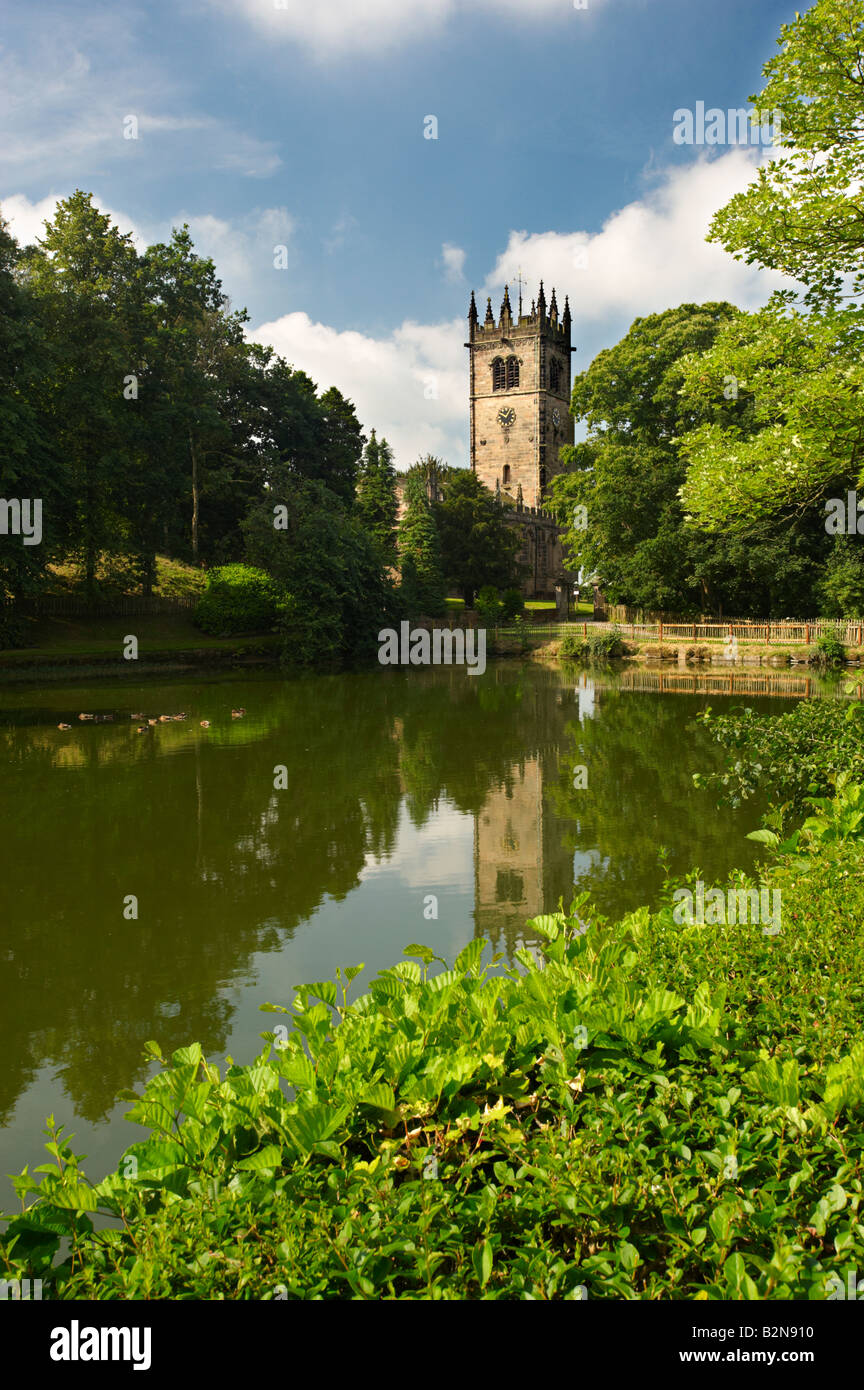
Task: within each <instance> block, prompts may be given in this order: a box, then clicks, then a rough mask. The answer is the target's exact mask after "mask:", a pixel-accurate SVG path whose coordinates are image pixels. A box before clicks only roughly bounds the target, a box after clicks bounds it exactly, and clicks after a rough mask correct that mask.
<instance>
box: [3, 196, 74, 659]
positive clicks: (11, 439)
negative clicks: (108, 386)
mask: <svg viewBox="0 0 864 1390" xmlns="http://www.w3.org/2000/svg"><path fill="white" fill-rule="evenodd" d="M20 261H21V252H20V249H19V247H18V245H17V243H16V241H15V239H14V237H13V236H12V235H11V233H10V232H9V229H8V227H7V226H6V224H5V223H4V221H3V219H2V217H0V496H2V498H3V499H4V500H5V501H7V502H8V501H10V500H12V499H15V500H17V501H18V502H19V504H20V503H21V502H22V500H23V499H27V500H28V501H29V502H30V505H31V508H33V507H34V506H35V504H36V503H37V502H38V504H39V506H40V508H41V540H40V542H39V544H35V545H32V544H27V545H25V544H24V543H23V538H22V536H21V535H13V534H12V533H11V532H10V533H9V534H6V535H0V645H7V644H11V643H13V642H16V641H19V640H20V639H21V638H22V636H23V626H22V623H21V620H20V617H18V616H16V614H15V612H14V608H13V607H12V605H14V603H15V601H16V600H19V599H24V598H30V597H33V596H35V595H36V594H38V593H39V591H40V590H41V589H42V588H43V587H44V586H45V583H46V579H47V566H48V564H49V562H50V560H51V559H52V558H55V557H56V554H57V551H58V547H59V546H60V545H62V543H63V542H64V540H65V537H66V533H67V530H68V524H69V504H68V485H67V477H66V468H65V460H64V457H63V455H62V453H61V451H60V450H59V449H52V448H51V439H50V433H49V431H48V429H47V421H46V419H45V418H44V415H43V413H42V411H41V406H42V405H43V404H44V401H43V400H42V397H43V395H44V391H45V389H46V384H47V383H48V381H49V380H50V374H51V370H52V363H51V358H50V355H49V353H48V351H47V345H46V335H45V328H46V326H45V325H44V324H42V323H41V322H40V321H39V318H38V316H37V304H36V303H35V302H34V298H33V295H32V294H31V293H30V291H29V289H27V288H26V287H25V286H24V285H22V283H21V281H20V276H19V267H20ZM35 519H36V513H35V511H33V510H31V522H35ZM34 538H35V532H34Z"/></svg>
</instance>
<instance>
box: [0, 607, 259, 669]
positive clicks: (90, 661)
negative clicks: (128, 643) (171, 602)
mask: <svg viewBox="0 0 864 1390" xmlns="http://www.w3.org/2000/svg"><path fill="white" fill-rule="evenodd" d="M130 634H131V635H133V636H135V637H136V638H137V639H138V659H137V661H128V660H126V659H125V658H124V655H123V652H124V644H125V639H126V638H127V636H129V635H130ZM30 641H31V645H29V646H27V647H18V648H14V649H10V650H8V651H0V680H2V679H3V678H4V677H6V678H8V677H13V676H15V675H20V674H21V673H23V672H31V671H32V672H35V673H37V674H39V675H40V677H41V676H43V675H45V674H47V673H49V672H57V673H59V674H64V675H65V674H69V673H73V674H74V673H76V671H77V669H78V668H84V669H86V670H87V672H88V673H93V672H94V671H97V672H98V671H104V672H105V673H106V674H109V673H110V674H111V676H112V677H113V676H116V675H118V674H119V675H125V674H133V675H134V674H136V673H140V672H141V671H142V670H144V669H145V668H147V669H150V668H151V667H157V666H164V665H166V664H167V665H174V666H180V665H192V666H195V665H212V664H221V663H222V662H230V661H232V660H243V659H249V658H253V657H257V658H259V659H261V660H267V659H272V660H273V661H276V660H278V656H279V650H280V639H279V637H278V636H277V635H275V634H273V633H252V634H244V635H243V636H234V637H208V636H207V635H206V634H205V633H203V632H201V631H200V630H199V629H198V628H197V627H195V625H194V623H193V622H192V619H191V616H189V615H187V614H185V613H167V614H153V615H146V616H139V617H134V618H129V617H126V618H124V617H118V618H110V617H108V618H104V617H103V618H82V617H75V618H67V617H44V618H40V619H38V621H36V622H34V624H33V630H32V632H31V635H30Z"/></svg>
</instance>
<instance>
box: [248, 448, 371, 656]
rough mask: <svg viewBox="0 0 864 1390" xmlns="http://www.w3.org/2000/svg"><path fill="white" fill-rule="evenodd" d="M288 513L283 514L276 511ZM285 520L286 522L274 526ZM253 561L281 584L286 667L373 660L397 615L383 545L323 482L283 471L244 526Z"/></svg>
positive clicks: (256, 505)
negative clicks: (382, 635) (379, 638)
mask: <svg viewBox="0 0 864 1390" xmlns="http://www.w3.org/2000/svg"><path fill="white" fill-rule="evenodd" d="M279 508H283V509H284V511H279V510H277V509H279ZM277 521H278V522H282V521H284V523H285V524H284V525H279V526H277V525H274V522H277ZM243 531H244V534H245V538H246V552H247V558H248V560H249V562H250V563H251V564H252V565H256V566H258V567H259V568H260V569H263V570H266V572H267V573H268V574H269V575H271V576H272V577H273V578H274V579H275V580H276V581H277V583H278V584H279V586H280V590H281V600H280V604H281V606H282V616H281V618H280V627H281V630H282V633H283V636H284V639H285V645H284V649H283V657H284V661H285V664H286V665H288V666H296V667H302V666H312V667H319V668H320V667H322V666H333V667H337V666H344V665H353V664H356V663H361V662H364V661H369V660H371V659H373V658H374V656H375V653H376V652H377V635H378V631H379V630H380V628H381V626H382V624H383V623H384V622H385V621H387V620H392V617H393V591H392V589H391V587H390V586H389V585H388V583H387V581H386V578H385V574H384V567H383V564H382V557H381V550H380V546H379V544H378V542H377V541H376V540H375V538H373V537H372V536H370V535H369V534H368V532H367V531H366V530H365V528H364V526H363V524H362V522H361V520H360V518H359V517H357V516H356V515H354V513H353V512H349V511H348V510H347V508H345V507H343V506H342V505H341V503H340V502H339V499H338V498H337V497H336V495H335V494H334V493H332V492H330V490H329V488H326V487H325V486H324V484H323V483H321V482H318V481H317V480H303V481H299V482H298V481H297V480H295V479H294V478H293V477H292V476H291V475H290V473H289V472H287V470H286V471H284V472H283V473H282V474H281V475H278V476H276V477H275V478H274V480H273V485H272V487H271V488H270V490H269V495H268V497H267V500H266V501H260V502H258V503H256V504H255V506H254V507H253V508H252V510H251V511H250V514H249V516H248V518H247V520H246V521H245V523H244V525H243Z"/></svg>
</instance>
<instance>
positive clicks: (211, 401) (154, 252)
mask: <svg viewBox="0 0 864 1390" xmlns="http://www.w3.org/2000/svg"><path fill="white" fill-rule="evenodd" d="M143 273H144V277H145V282H146V286H147V292H148V297H149V303H150V326H149V328H150V331H149V335H148V343H147V346H148V360H149V361H150V362H151V363H152V366H151V373H150V379H149V381H148V386H149V388H150V391H151V399H152V401H153V411H152V433H151V439H153V440H158V442H159V447H160V449H161V450H163V451H164V453H165V454H168V455H169V456H172V457H173V460H174V469H173V478H174V485H175V489H176V487H177V486H178V485H180V483H181V480H183V482H182V486H183V490H184V491H185V493H186V498H187V505H186V508H185V509H184V510H185V515H186V518H187V524H186V527H184V528H183V529H184V530H185V533H186V535H187V536H188V546H189V552H190V553H191V557H192V559H193V560H195V561H198V560H199V559H200V558H202V516H203V506H204V501H205V499H206V497H207V496H208V494H214V493H215V494H218V493H220V492H224V491H225V489H226V487H232V488H233V487H237V490H238V506H237V511H236V521H237V522H238V523H239V519H240V517H241V516H242V514H243V512H244V511H245V508H246V506H247V505H248V500H249V495H248V488H247V493H246V496H245V498H244V489H243V483H244V482H246V483H248V479H241V478H238V477H237V471H238V460H239V459H242V458H243V455H244V450H243V447H242V442H241V440H239V439H238V431H237V429H236V428H235V427H234V426H235V423H236V421H235V417H236V413H237V410H238V409H239V408H240V405H239V402H240V401H241V400H242V394H243V393H242V390H241V391H238V390H237V383H238V381H239V382H241V383H243V384H244V385H245V384H246V382H247V379H248V378H247V374H246V370H245V369H246V367H247V362H248V349H247V345H246V343H245V340H244V337H243V325H244V323H245V322H246V321H247V318H248V316H247V314H246V312H245V310H238V311H235V312H233V313H232V312H230V308H229V305H228V301H227V298H226V296H225V295H224V294H223V292H222V285H221V281H220V280H219V279H218V277H217V275H216V269H215V266H214V264H213V261H212V260H210V259H209V258H207V257H201V256H198V255H197V254H196V252H195V250H194V247H193V244H192V238H191V236H190V234H189V228H188V226H185V225H184V226H183V227H182V228H179V229H177V228H175V229H174V231H173V232H172V235H171V240H170V242H168V243H160V244H158V245H155V246H151V247H149V248H148V250H147V252H146V254H145V257H144V266H143ZM238 484H239V487H238ZM169 534H170V531H169ZM175 535H176V529H175Z"/></svg>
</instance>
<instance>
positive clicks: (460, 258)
mask: <svg viewBox="0 0 864 1390" xmlns="http://www.w3.org/2000/svg"><path fill="white" fill-rule="evenodd" d="M441 260H442V262H443V264H444V274H445V276H446V278H447V279H448V280H449V281H451V283H452V284H456V285H458V284H459V283H460V282H461V281H462V280H464V279H465V252H464V251H463V250H462V247H461V246H451V244H450V242H449V241H445V242H444V245H443V246H442V247H441Z"/></svg>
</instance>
